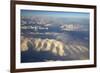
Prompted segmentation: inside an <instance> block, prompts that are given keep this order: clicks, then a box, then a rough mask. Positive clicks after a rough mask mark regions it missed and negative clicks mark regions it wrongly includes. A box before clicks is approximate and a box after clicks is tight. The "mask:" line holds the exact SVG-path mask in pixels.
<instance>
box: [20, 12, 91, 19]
mask: <svg viewBox="0 0 100 73" xmlns="http://www.w3.org/2000/svg"><path fill="white" fill-rule="evenodd" d="M34 15H40V16H51V17H63V18H68V17H69V18H85V19H89V17H90V14H89V13H87V12H62V11H59V12H58V11H43V10H42V11H41V10H21V16H34Z"/></svg>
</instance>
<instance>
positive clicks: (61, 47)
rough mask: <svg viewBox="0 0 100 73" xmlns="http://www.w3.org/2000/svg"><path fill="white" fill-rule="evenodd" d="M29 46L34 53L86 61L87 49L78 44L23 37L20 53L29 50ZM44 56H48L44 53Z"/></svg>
mask: <svg viewBox="0 0 100 73" xmlns="http://www.w3.org/2000/svg"><path fill="white" fill-rule="evenodd" d="M29 45H31V46H32V48H31V49H33V51H36V52H37V53H39V52H40V53H41V52H44V53H46V52H50V53H51V54H52V56H58V57H66V58H67V57H68V56H70V57H71V58H73V59H74V58H76V59H88V56H87V55H88V54H87V53H88V48H87V47H85V46H83V45H79V44H65V43H63V42H62V41H58V40H55V39H47V38H46V39H41V38H26V37H24V38H22V40H21V52H22V53H23V52H27V51H28V50H30V48H29ZM31 51H32V50H31ZM33 55H34V53H33ZM41 55H42V54H41ZM46 55H48V53H46ZM66 58H65V59H66ZM50 60H52V59H50Z"/></svg>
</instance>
